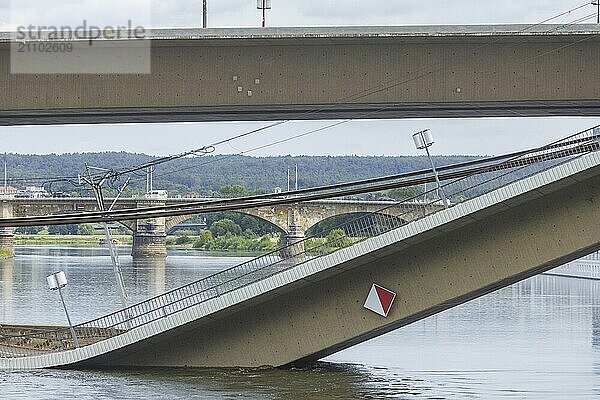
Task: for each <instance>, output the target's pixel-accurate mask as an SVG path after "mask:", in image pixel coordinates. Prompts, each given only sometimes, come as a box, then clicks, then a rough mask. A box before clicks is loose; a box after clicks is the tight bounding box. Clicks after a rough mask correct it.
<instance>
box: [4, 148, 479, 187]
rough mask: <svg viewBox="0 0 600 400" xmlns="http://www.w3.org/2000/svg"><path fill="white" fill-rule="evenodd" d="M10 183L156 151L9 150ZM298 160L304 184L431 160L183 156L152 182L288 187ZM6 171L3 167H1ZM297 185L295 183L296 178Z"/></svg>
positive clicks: (140, 183) (125, 162)
mask: <svg viewBox="0 0 600 400" xmlns="http://www.w3.org/2000/svg"><path fill="white" fill-rule="evenodd" d="M474 158H475V157H471V156H444V157H435V162H436V163H437V164H438V165H445V164H453V163H457V162H463V161H466V160H471V159H474ZM4 159H5V160H6V162H7V165H8V175H9V184H11V185H13V186H15V187H18V188H20V187H23V186H25V185H26V184H27V185H32V184H41V183H43V181H44V180H42V179H40V180H36V181H32V182H25V181H16V180H15V181H12V180H11V179H12V178H31V177H59V176H77V174H78V173H82V172H83V171H84V165H85V163H87V164H88V165H91V166H97V167H103V168H123V167H129V166H134V165H139V164H142V163H145V162H148V161H150V160H152V159H153V157H151V156H148V155H145V154H134V153H126V152H104V153H84V154H62V155H54V154H52V155H22V154H6V155H5V156H4ZM296 164H297V165H298V178H299V179H298V180H299V186H300V187H301V188H305V187H311V186H317V185H324V184H331V183H339V182H344V181H350V180H356V179H363V178H371V177H376V176H383V175H390V174H396V173H401V172H406V171H412V170H415V169H424V168H427V166H428V161H427V158H426V157H424V156H423V157H409V156H405V157H377V156H374V157H358V156H340V157H330V156H295V157H292V156H281V157H247V156H238V155H217V156H205V157H198V158H183V159H179V160H176V161H173V162H169V163H167V164H163V165H160V166H157V167H156V171H155V173H154V175H155V178H154V188H155V189H167V190H169V191H170V193H171V194H188V193H199V194H210V193H211V192H213V191H214V192H216V191H219V190H220V189H222V188H223V187H225V186H232V185H241V186H243V187H244V188H246V189H248V190H250V191H256V190H260V191H272V190H273V188H275V187H277V186H279V187H281V188H283V189H284V190H285V188H287V171H288V168H290V170H291V176H292V181H293V179H294V166H295V165H296ZM2 172H3V171H2ZM134 178H135V179H137V182H136V183H135V184H133V185H132V188H134V189H139V190H142V189H143V188H145V177H144V175H143V174H141V176H138V177H134ZM292 185H293V184H292ZM51 189H52V190H53V191H58V190H60V191H66V192H71V193H75V191H76V190H77V189H76V188H75V187H73V186H71V185H68V184H65V183H59V184H53V185H52V187H51Z"/></svg>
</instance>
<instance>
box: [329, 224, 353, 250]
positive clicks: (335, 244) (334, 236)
mask: <svg viewBox="0 0 600 400" xmlns="http://www.w3.org/2000/svg"><path fill="white" fill-rule="evenodd" d="M325 243H327V246H329V247H331V248H342V247H347V246H349V245H351V244H352V241H351V240H350V238H349V237H348V236H346V233H345V232H344V230H343V229H334V230H332V231H331V232H329V233H328V234H327V237H325Z"/></svg>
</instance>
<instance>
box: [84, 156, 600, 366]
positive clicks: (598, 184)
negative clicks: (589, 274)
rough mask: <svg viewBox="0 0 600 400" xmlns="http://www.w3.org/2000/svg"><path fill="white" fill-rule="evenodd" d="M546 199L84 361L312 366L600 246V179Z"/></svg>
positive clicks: (503, 207)
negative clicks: (377, 308) (379, 296)
mask: <svg viewBox="0 0 600 400" xmlns="http://www.w3.org/2000/svg"><path fill="white" fill-rule="evenodd" d="M595 170H596V171H595V174H596V175H597V173H598V171H597V170H598V168H597V167H596V168H595ZM580 178H581V177H580ZM544 193H545V196H544V197H539V196H540V194H539V192H538V193H535V194H534V195H533V196H532V194H531V193H528V194H524V195H521V196H520V198H515V199H511V200H510V201H509V202H505V203H499V205H497V206H494V207H492V208H490V209H484V210H482V211H480V212H478V213H475V214H472V215H470V216H469V217H468V218H467V219H466V220H463V221H462V223H460V224H456V225H454V226H453V227H448V229H444V228H440V229H437V230H435V231H434V232H427V233H426V234H427V236H426V237H424V238H422V239H421V240H420V241H419V240H416V239H412V240H411V243H412V245H409V244H407V243H403V242H400V243H397V244H395V245H392V246H389V247H388V248H385V249H383V250H381V251H380V252H379V253H378V254H370V255H368V256H362V257H359V258H357V259H354V260H353V261H352V265H350V264H348V265H347V268H346V267H344V265H341V266H340V267H338V268H335V269H334V270H333V271H331V270H328V271H326V274H324V275H321V276H314V277H311V279H310V281H311V282H313V283H312V284H311V285H307V284H305V285H301V286H295V287H294V288H293V289H290V290H289V291H287V292H279V293H275V294H273V293H269V294H266V295H264V296H263V297H261V298H258V299H256V300H255V301H254V302H252V304H250V305H247V306H246V307H245V308H244V309H243V310H240V309H237V310H235V309H233V308H230V309H226V310H224V311H223V312H219V313H217V314H214V315H211V316H210V318H203V319H202V320H199V321H197V322H194V323H190V324H188V325H185V326H183V327H181V328H179V329H175V330H172V331H170V332H167V333H164V334H162V335H161V336H160V337H156V338H154V339H153V340H151V341H147V342H142V343H138V344H134V345H131V346H129V347H125V348H122V349H120V350H117V351H114V352H112V353H108V354H105V355H103V356H100V357H97V358H95V359H91V360H87V361H85V362H84V363H82V365H87V366H90V365H91V366H198V367H234V366H249V367H256V366H261V365H272V366H282V365H287V364H290V363H298V362H305V361H311V360H315V359H319V358H321V357H324V356H326V355H329V354H332V353H334V352H336V351H339V350H342V349H344V348H347V347H349V346H352V345H355V344H357V343H360V342H362V341H364V340H368V339H370V338H373V337H376V336H378V335H381V334H383V333H386V332H389V331H391V330H394V329H397V328H399V327H401V326H404V325H407V324H410V323H412V322H414V321H417V320H419V319H422V318H425V317H427V316H429V315H432V314H435V313H437V312H440V311H443V310H445V309H448V308H450V307H453V306H455V305H458V304H461V303H463V302H465V301H468V300H470V299H473V298H476V297H478V296H481V295H484V294H486V293H489V292H491V291H493V290H496V289H498V288H501V287H504V286H507V285H510V284H512V283H514V282H517V281H519V280H522V279H524V278H527V277H529V276H532V275H535V274H537V273H540V272H543V271H545V270H548V269H550V268H553V267H555V266H558V265H560V264H562V263H564V262H567V261H570V260H572V259H575V258H578V257H581V256H583V255H585V254H588V253H590V252H593V251H596V250H598V249H599V248H600V224H597V223H595V221H598V217H599V216H600V176H595V177H590V175H587V178H585V179H580V181H575V180H573V179H571V178H568V179H564V180H563V181H561V182H560V183H558V184H556V185H554V186H553V188H552V189H551V190H546V189H545V190H544ZM372 283H377V284H380V285H382V286H384V287H386V288H388V289H391V290H393V291H395V292H396V293H397V294H398V297H397V298H396V300H395V304H394V305H393V307H392V309H391V311H390V314H389V316H388V318H383V317H380V316H378V315H376V314H374V313H372V312H370V311H367V310H366V309H364V308H363V303H364V301H365V298H366V296H367V293H368V291H369V289H370V286H371V284H372Z"/></svg>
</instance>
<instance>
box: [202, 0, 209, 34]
mask: <svg viewBox="0 0 600 400" xmlns="http://www.w3.org/2000/svg"><path fill="white" fill-rule="evenodd" d="M206 1H207V0H202V27H203V28H206V24H207V20H208V16H207V15H206V8H207V7H206Z"/></svg>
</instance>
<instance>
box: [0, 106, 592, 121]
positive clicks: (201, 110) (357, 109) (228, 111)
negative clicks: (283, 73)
mask: <svg viewBox="0 0 600 400" xmlns="http://www.w3.org/2000/svg"><path fill="white" fill-rule="evenodd" d="M316 109H318V110H319V113H318V114H315V112H314V110H316ZM361 116H363V117H361ZM553 116H575V117H577V116H579V117H586V116H587V117H597V116H600V100H569V101H513V102H460V103H456V102H452V103H444V102H441V103H377V104H367V103H364V104H362V103H357V104H337V105H329V104H314V105H287V106H286V105H279V106H273V105H254V106H244V105H239V106H215V107H155V108H138V107H131V108H127V109H119V108H107V109H100V108H96V109H77V108H76V109H55V110H51V111H49V110H23V111H0V126H1V125H63V124H109V123H165V122H215V121H271V120H284V119H291V120H314V119H346V118H365V119H403V118H482V117H553Z"/></svg>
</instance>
